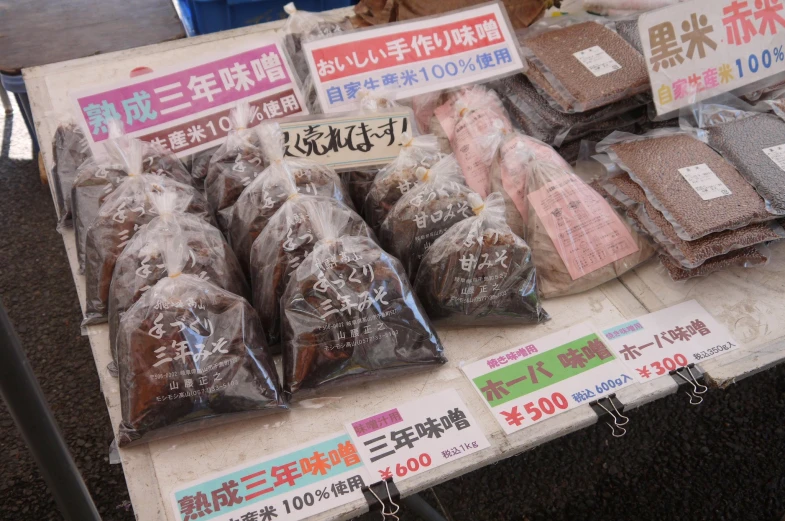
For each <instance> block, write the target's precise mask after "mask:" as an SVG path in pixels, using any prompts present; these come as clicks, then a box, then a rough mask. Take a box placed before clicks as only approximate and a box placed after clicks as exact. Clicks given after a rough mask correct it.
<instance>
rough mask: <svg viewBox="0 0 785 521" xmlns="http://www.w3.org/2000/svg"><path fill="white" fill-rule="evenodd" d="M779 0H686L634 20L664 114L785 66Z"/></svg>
mask: <svg viewBox="0 0 785 521" xmlns="http://www.w3.org/2000/svg"><path fill="white" fill-rule="evenodd" d="M784 10H785V4H783V2H782V0H691V1H688V2H682V3H678V4H676V5H673V6H671V7H667V8H664V9H659V10H656V11H651V12H647V13H644V14H642V15H641V17H640V18H639V20H638V26H639V29H640V36H641V43H642V45H643V50H644V54H645V58H646V65H647V66H648V68H649V77H650V78H651V87H652V92H653V94H654V103H655V105H656V107H657V113H658V114H665V113H668V112H672V111H675V110H677V109H679V108H681V107H685V106H687V105H690V104H692V103H695V102H697V101H701V100H704V99H707V98H711V97H713V96H716V95H718V94H721V93H723V92H728V91H732V90H736V89H739V88H741V87H744V86H746V85H750V84H751V83H755V82H758V81H760V80H763V79H765V78H767V77H769V76H772V75H774V74H778V73H781V72H783V71H785V54H784V53H783V45H785V11H784Z"/></svg>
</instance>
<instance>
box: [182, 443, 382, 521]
mask: <svg viewBox="0 0 785 521" xmlns="http://www.w3.org/2000/svg"><path fill="white" fill-rule="evenodd" d="M370 483H371V478H370V476H369V475H368V471H367V470H366V469H365V467H364V466H363V464H362V461H361V459H360V455H359V454H358V452H357V450H356V448H355V445H354V443H353V442H352V440H351V439H350V438H349V436H348V435H347V434H346V433H340V434H334V435H333V436H330V437H327V438H323V439H321V440H318V441H315V442H312V443H308V444H307V445H303V446H300V447H298V448H295V449H292V450H289V451H286V452H281V453H278V454H276V455H273V456H270V457H269V458H265V459H261V460H258V461H256V462H254V463H251V464H243V465H242V466H241V467H236V468H234V469H229V470H226V471H222V472H220V473H217V474H214V475H212V476H208V477H206V478H201V479H199V480H198V481H196V482H193V483H190V484H188V485H186V486H184V487H181V488H179V489H177V490H175V491H174V492H173V493H172V496H171V500H172V508H173V509H174V519H178V520H179V521H190V520H193V519H199V520H200V521H213V520H214V521H237V520H240V519H254V520H257V521H265V520H266V521H273V520H277V519H286V520H287V521H288V520H291V521H297V520H299V519H305V518H307V517H310V516H313V515H315V514H319V513H321V512H326V511H328V510H331V509H333V508H336V507H338V506H341V505H344V504H346V503H349V502H351V501H356V500H358V499H363V494H362V491H361V489H362V487H364V486H366V485H368V484H370Z"/></svg>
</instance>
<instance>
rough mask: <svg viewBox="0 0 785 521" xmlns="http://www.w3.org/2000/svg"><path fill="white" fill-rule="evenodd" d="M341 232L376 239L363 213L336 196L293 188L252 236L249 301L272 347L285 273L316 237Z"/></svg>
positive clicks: (278, 330) (275, 344) (277, 331)
mask: <svg viewBox="0 0 785 521" xmlns="http://www.w3.org/2000/svg"><path fill="white" fill-rule="evenodd" d="M324 233H327V234H328V235H327V236H325V235H324ZM345 235H356V236H363V237H368V238H369V239H372V240H374V241H375V240H376V237H375V235H374V233H373V232H372V231H371V229H370V228H369V227H368V225H367V224H366V223H365V221H363V219H362V217H360V216H359V215H357V213H355V212H354V211H352V209H351V208H349V207H347V206H346V205H344V204H343V203H341V202H340V201H337V200H336V199H333V198H331V197H322V196H312V195H300V194H297V195H295V196H293V197H291V198H289V199H287V200H286V202H284V203H283V205H281V208H280V209H279V210H278V211H277V212H276V213H275V215H273V216H272V217H271V218H270V220H269V222H268V224H267V226H266V227H265V229H264V231H262V233H260V234H259V236H258V237H257V238H256V240H255V241H254V243H253V247H252V248H251V282H252V286H253V303H254V307H255V308H256V311H257V312H258V313H259V318H260V320H261V321H262V327H263V328H264V332H265V333H266V334H267V344H268V345H269V346H270V347H271V348H273V351H274V352H277V351H278V349H277V348H278V346H279V345H280V342H281V324H280V322H281V307H280V301H281V295H283V292H284V290H285V289H286V283H287V282H288V281H289V275H291V273H292V272H293V271H294V270H295V269H297V267H298V266H299V265H300V264H302V262H303V260H305V258H306V257H307V256H308V255H309V254H310V253H311V251H312V250H313V247H314V245H315V244H316V243H318V242H319V241H320V240H322V239H328V238H330V237H343V236H345Z"/></svg>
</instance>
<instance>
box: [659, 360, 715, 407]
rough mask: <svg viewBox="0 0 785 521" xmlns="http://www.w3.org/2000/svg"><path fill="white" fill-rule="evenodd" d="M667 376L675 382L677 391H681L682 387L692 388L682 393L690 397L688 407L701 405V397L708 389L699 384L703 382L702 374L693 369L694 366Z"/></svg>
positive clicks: (691, 365)
mask: <svg viewBox="0 0 785 521" xmlns="http://www.w3.org/2000/svg"><path fill="white" fill-rule="evenodd" d="M693 371H695V373H693ZM668 374H669V375H671V378H673V379H674V380H675V381H676V383H677V384H678V386H679V389H682V388H683V387H692V390H690V389H686V390H685V391H684V392H685V393H687V396H689V397H690V405H700V404H702V403H703V397H702V396H701V395H702V394H704V393H705V392H706V391H708V390H709V388H708V387H706V386H705V385H704V384H702V383H701V380H703V372H702V371H701V370H700V369H698V368H697V367H695V364H690V365H688V366H687V367H682V368H679V369H676V370H675V371H671V372H669V373H668ZM696 374H697V376H696Z"/></svg>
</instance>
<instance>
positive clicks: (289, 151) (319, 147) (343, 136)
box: [280, 107, 414, 170]
mask: <svg viewBox="0 0 785 521" xmlns="http://www.w3.org/2000/svg"><path fill="white" fill-rule="evenodd" d="M413 123H414V115H413V113H412V111H411V110H410V109H407V108H405V107H404V108H402V109H396V110H392V111H383V112H379V113H375V112H374V113H367V114H362V113H361V114H348V115H337V116H332V115H314V116H303V117H294V118H287V119H286V120H285V121H281V122H280V125H281V129H282V130H283V133H284V140H285V141H284V147H285V154H286V155H287V156H289V157H299V158H305V159H310V160H311V161H316V162H317V163H320V164H322V165H326V166H330V167H332V168H334V169H336V170H347V169H355V168H360V167H366V166H379V165H386V164H387V163H389V162H390V161H392V160H393V159H395V158H396V157H398V153H399V152H400V151H401V146H402V145H403V139H402V138H403V135H404V134H405V133H408V134H411V133H412V124H413Z"/></svg>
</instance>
